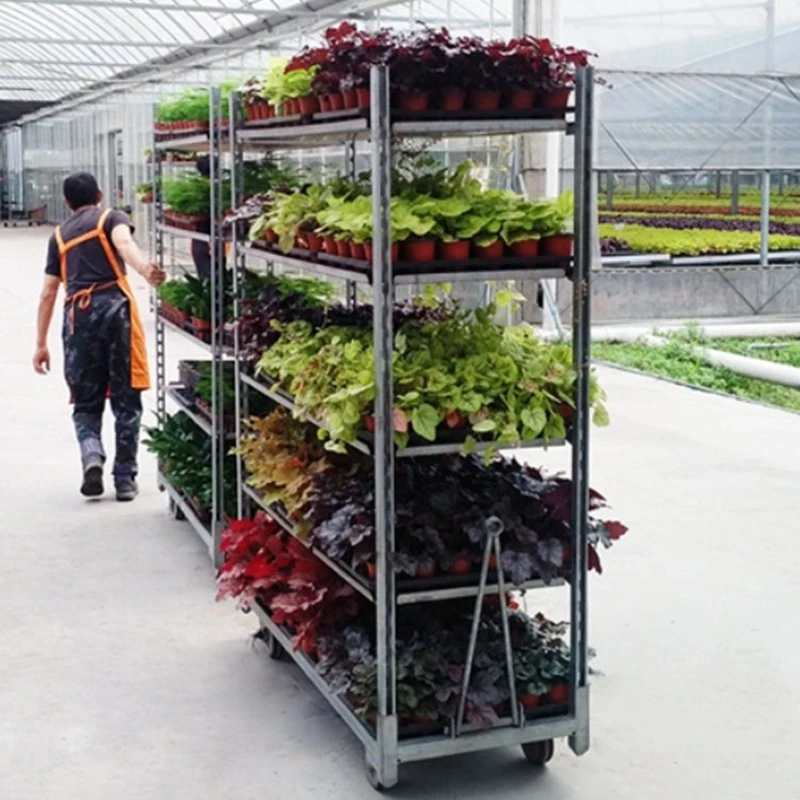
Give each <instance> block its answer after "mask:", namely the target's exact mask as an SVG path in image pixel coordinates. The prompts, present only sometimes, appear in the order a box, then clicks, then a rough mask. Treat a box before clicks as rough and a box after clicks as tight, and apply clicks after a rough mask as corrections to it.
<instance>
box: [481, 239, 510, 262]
mask: <svg viewBox="0 0 800 800" xmlns="http://www.w3.org/2000/svg"><path fill="white" fill-rule="evenodd" d="M474 251H475V257H476V258H502V257H503V256H504V255H505V247H504V246H503V241H502V239H498V240H497V241H496V242H495V243H494V244H490V245H489V246H488V247H479V246H478V245H477V244H476V245H474Z"/></svg>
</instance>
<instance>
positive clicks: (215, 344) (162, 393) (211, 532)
mask: <svg viewBox="0 0 800 800" xmlns="http://www.w3.org/2000/svg"><path fill="white" fill-rule="evenodd" d="M209 99H210V102H209V127H208V132H207V133H201V134H192V135H191V136H182V137H172V138H169V139H158V138H157V137H156V136H155V135H154V139H153V153H154V156H155V157H154V159H153V173H154V174H153V184H154V186H153V188H154V197H153V212H154V213H153V218H154V219H153V240H154V252H155V259H156V261H157V263H158V264H159V266H161V267H162V268H166V267H167V265H168V262H169V261H170V260H171V259H170V258H169V257H168V256H167V248H166V241H167V240H168V239H169V240H170V242H171V243H172V242H174V240H175V239H178V238H182V239H186V240H194V241H200V242H208V243H209V245H210V247H211V337H210V341H209V342H205V341H203V340H201V339H199V338H198V337H196V336H194V335H193V334H192V333H190V332H189V331H187V330H185V329H183V328H181V327H180V326H178V325H176V324H175V323H173V322H171V321H169V320H166V319H164V317H163V315H162V314H161V307H160V306H161V304H160V303H159V302H158V300H157V299H156V298H154V299H153V305H154V310H155V322H156V392H157V396H156V413H157V415H158V417H159V419H163V418H164V416H165V414H166V413H167V400H170V402H171V404H173V405H174V406H175V407H176V408H177V409H178V410H179V411H180V412H182V413H184V414H186V415H187V416H188V417H189V418H190V419H191V420H192V421H193V422H194V423H195V424H196V425H197V426H198V427H199V428H200V430H202V431H203V432H204V433H206V434H207V435H208V436H209V437H210V439H211V459H212V481H213V492H212V498H213V500H212V508H211V519H210V521H209V523H208V524H205V523H203V522H202V521H200V520H199V518H198V517H197V515H196V514H195V512H194V510H193V509H192V507H191V505H190V504H189V503H188V502H187V501H186V500H185V498H183V497H182V496H181V494H180V492H178V491H177V489H176V488H175V487H173V486H172V485H171V484H170V483H169V481H168V479H167V478H165V477H164V475H163V474H162V473H161V471H159V480H158V483H159V488H160V489H163V490H165V491H166V492H167V494H168V495H169V498H170V509H171V510H172V511H173V513H174V514H175V515H176V516H178V517H181V518H186V519H187V520H188V521H189V523H190V525H191V527H192V529H193V530H194V531H195V532H196V533H197V535H198V536H199V538H200V540H201V541H202V542H203V544H205V545H206V547H207V548H208V551H209V555H210V557H211V560H212V562H213V564H214V566H219V564H220V563H221V561H220V558H221V556H220V546H219V545H220V535H221V533H222V529H223V508H224V502H223V500H224V499H223V487H224V481H223V469H224V462H225V454H226V452H227V447H228V446H229V443H226V433H225V429H224V421H223V394H222V392H223V380H224V375H223V362H224V359H225V356H226V355H229V354H230V348H227V347H225V345H224V343H223V333H222V326H223V314H224V291H225V290H224V286H225V281H224V275H223V272H224V268H223V265H224V242H223V240H222V236H221V233H220V230H219V223H218V221H217V220H218V218H219V216H220V214H221V211H222V209H223V208H224V207H225V205H224V203H223V198H222V188H221V187H222V181H221V180H220V175H221V160H222V155H223V151H222V132H221V125H220V120H221V119H222V115H221V113H220V111H221V109H220V91H219V89H218V88H217V87H211V88H210V89H209ZM175 150H181V151H192V152H195V153H198V154H201V153H203V154H208V156H209V177H210V183H211V197H210V201H211V203H210V206H211V208H210V211H211V229H210V233H208V234H205V233H198V232H194V231H188V230H182V229H180V228H175V227H172V226H169V225H166V224H165V223H164V200H163V194H162V177H163V170H164V163H163V162H162V160H161V159H160V158H159V157H158V154H159V153H164V152H166V153H168V152H169V151H175ZM172 163H175V164H178V165H180V166H186V162H184V161H180V162H172ZM172 251H173V248H170V252H172ZM167 333H173V334H178V335H179V336H181V337H183V338H184V339H187V340H188V341H191V342H192V343H193V344H194V345H196V346H197V347H198V348H200V349H202V350H204V351H205V352H206V353H207V354H208V356H209V361H210V363H211V385H212V404H211V408H212V411H211V415H210V418H207V417H206V416H205V415H202V414H198V413H197V412H195V411H194V410H193V409H191V408H190V407H189V406H188V404H187V402H186V400H185V398H184V397H183V396H182V395H181V394H180V392H178V391H177V389H176V386H175V384H171V383H169V382H168V380H167V374H166V373H167V362H166V359H167V354H166V350H167V344H166V340H167Z"/></svg>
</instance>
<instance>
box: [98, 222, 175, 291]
mask: <svg viewBox="0 0 800 800" xmlns="http://www.w3.org/2000/svg"><path fill="white" fill-rule="evenodd" d="M111 241H112V242H114V247H116V248H117V252H118V253H119V254H120V256H121V257H122V259H123V261H124V262H125V263H126V264H128V266H130V267H131V268H132V269H135V270H136V271H137V272H138V273H139V274H140V275H141V276H142V277H143V278H144V279H145V280H146V281H147V282H148V283H149V284H150V285H151V286H159V285H160V284H162V283H164V280H165V279H166V277H167V276H166V273H165V272H164V271H163V270H162V269H160V268H159V266H158V264H154V263H152V262H150V261H148V260H147V259H146V258H145V257H144V256H143V255H142V251H141V250H140V249H139V246H138V245H137V244H136V242H134V241H133V237H132V236H131V229H130V228H129V227H128V226H127V225H116V226H115V227H114V229H113V230H112V231H111Z"/></svg>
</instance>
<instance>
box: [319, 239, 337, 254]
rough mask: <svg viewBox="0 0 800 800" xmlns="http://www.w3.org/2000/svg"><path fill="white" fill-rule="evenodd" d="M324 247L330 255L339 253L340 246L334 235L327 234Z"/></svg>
mask: <svg viewBox="0 0 800 800" xmlns="http://www.w3.org/2000/svg"><path fill="white" fill-rule="evenodd" d="M322 249H323V250H324V251H325V252H326V253H327V254H328V255H329V256H336V255H339V248H338V247H337V246H336V239H334V238H333V236H326V237H325V239H324V240H323V247H322Z"/></svg>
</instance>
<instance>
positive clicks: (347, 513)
mask: <svg viewBox="0 0 800 800" xmlns="http://www.w3.org/2000/svg"><path fill="white" fill-rule="evenodd" d="M248 429H249V433H248V434H247V435H246V436H245V437H244V439H243V441H242V444H241V446H240V449H239V452H240V454H241V456H242V459H243V462H244V465H245V468H246V470H247V474H248V478H247V481H248V483H249V484H250V485H251V486H253V487H254V488H256V489H257V490H258V491H259V492H261V493H262V495H263V496H264V498H265V500H266V501H268V502H279V503H280V504H281V506H282V509H283V511H284V512H285V513H286V515H287V516H288V518H289V519H290V520H292V521H293V523H294V524H295V525H296V532H297V534H298V535H299V536H301V537H303V538H307V539H308V541H309V542H310V543H311V544H313V545H314V546H315V547H318V548H319V549H320V550H321V551H322V552H324V553H325V554H326V555H327V556H329V557H330V558H332V559H334V560H335V561H338V562H339V563H341V564H342V565H343V566H345V567H347V568H349V569H351V570H353V571H354V572H357V573H360V574H361V575H362V576H364V577H368V578H374V577H375V575H374V568H375V507H374V493H373V492H372V482H373V465H372V462H371V461H370V460H369V459H368V458H366V457H363V458H362V457H361V456H360V455H357V454H353V455H352V456H349V455H348V457H346V458H345V457H343V456H339V455H336V454H331V453H329V452H326V451H325V449H324V448H323V446H322V444H321V442H320V441H319V438H318V437H317V435H316V430H315V428H314V426H312V425H308V424H304V423H300V422H298V421H297V420H293V419H292V418H291V416H290V415H289V413H288V412H287V411H285V410H283V409H279V410H277V411H274V412H273V413H272V414H270V415H269V416H267V417H264V418H253V419H251V420H250V421H249V423H248ZM430 487H435V491H430ZM570 493H571V482H570V481H568V480H566V479H563V478H559V477H557V476H545V475H544V474H543V473H541V472H540V471H538V470H535V469H533V468H530V467H526V466H524V465H520V464H518V463H517V462H515V461H509V460H507V459H504V458H499V457H496V458H495V459H493V460H492V461H490V462H489V463H485V462H484V461H482V460H481V459H479V458H477V457H469V458H466V459H465V458H462V457H460V456H449V457H446V458H440V459H430V458H418V459H417V458H410V459H402V460H401V461H400V462H398V465H397V471H396V474H395V514H396V527H395V548H396V552H395V556H394V566H395V570H396V572H397V573H398V574H399V575H402V576H405V577H407V578H424V579H430V578H433V577H435V576H436V575H439V574H452V575H466V574H470V573H471V574H473V575H474V573H476V572H478V571H479V570H480V564H481V560H482V554H483V551H484V547H485V543H486V536H487V526H486V521H487V520H491V521H492V525H493V526H495V527H499V528H501V529H502V531H503V534H502V540H501V541H502V547H503V556H502V563H501V564H500V565H498V564H497V563H496V561H495V560H494V558H492V561H491V562H490V567H491V569H492V570H497V569H498V568H502V569H503V571H504V573H506V575H507V577H508V579H509V580H510V581H511V582H512V583H514V584H516V585H518V586H521V585H523V584H524V583H525V582H526V581H529V580H531V579H533V578H538V579H541V580H544V581H545V582H547V583H549V582H550V581H552V580H553V579H554V578H556V577H559V576H562V577H566V576H568V574H569V565H570V562H571V556H570V548H571V542H572V527H571V520H570V515H569V509H570ZM605 505H606V503H605V500H604V498H603V497H602V495H600V494H599V493H597V492H594V491H592V493H591V508H592V510H595V511H596V510H599V509H601V508H603V507H605ZM626 530H627V529H626V528H625V526H624V525H622V524H621V523H619V522H616V521H605V520H599V519H595V518H591V520H590V523H589V530H588V538H589V549H588V559H589V566H590V568H591V569H596V570H597V571H598V572H599V571H601V565H600V559H599V556H598V553H597V546H598V545H599V544H600V543H602V544H603V545H604V546H606V547H609V546H611V544H612V542H613V541H615V540H617V539H619V538H620V537H621V536H622V535H624V533H625V532H626Z"/></svg>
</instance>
